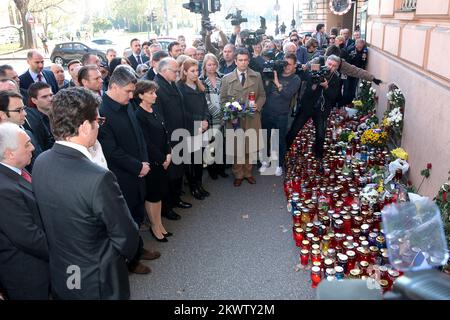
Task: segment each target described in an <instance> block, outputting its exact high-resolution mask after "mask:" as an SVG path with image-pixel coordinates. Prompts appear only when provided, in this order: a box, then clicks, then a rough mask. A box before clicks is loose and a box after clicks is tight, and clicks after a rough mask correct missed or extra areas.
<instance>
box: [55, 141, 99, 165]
mask: <svg viewBox="0 0 450 320" xmlns="http://www.w3.org/2000/svg"><path fill="white" fill-rule="evenodd" d="M55 143H58V144H60V145H63V146H66V147H69V148H72V149H75V150H78V151H80V152H81V153H82V154H83V155H84V156H85V157H86V158H88V159H89V160H91V161H92V162H94V161H93V160H92V156H91V154H90V153H89V151H88V149H87V148H86V147H85V146H82V145H81V144H78V143H73V142H69V141H56V142H55Z"/></svg>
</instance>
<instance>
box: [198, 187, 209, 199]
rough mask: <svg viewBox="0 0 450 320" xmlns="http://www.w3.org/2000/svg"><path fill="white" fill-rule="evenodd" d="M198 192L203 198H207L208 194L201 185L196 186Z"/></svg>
mask: <svg viewBox="0 0 450 320" xmlns="http://www.w3.org/2000/svg"><path fill="white" fill-rule="evenodd" d="M198 190H199V191H200V193H201V194H202V195H203V196H204V197H209V196H210V193H209V192H208V191H206V190H205V189H203V186H202V185H199V186H198Z"/></svg>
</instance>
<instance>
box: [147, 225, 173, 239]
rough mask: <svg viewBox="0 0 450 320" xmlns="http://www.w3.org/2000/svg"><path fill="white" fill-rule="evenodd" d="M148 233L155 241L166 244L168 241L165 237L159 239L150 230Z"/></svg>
mask: <svg viewBox="0 0 450 320" xmlns="http://www.w3.org/2000/svg"><path fill="white" fill-rule="evenodd" d="M149 231H150V233H151V234H152V236H153V238H155V240H156V241H158V242H168V241H169V240H167V239H166V237H165V236H164V235H163V238H162V239H159V238H158V237H157V236H156V235H155V233H154V232H153V230H152V228H149Z"/></svg>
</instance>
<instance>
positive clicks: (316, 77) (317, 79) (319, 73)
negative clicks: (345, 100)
mask: <svg viewBox="0 0 450 320" xmlns="http://www.w3.org/2000/svg"><path fill="white" fill-rule="evenodd" d="M330 75H331V71H330V69H328V67H327V66H321V67H320V69H319V70H312V71H311V82H312V84H321V83H322V82H324V81H325V79H327V78H328V77H329V76H330Z"/></svg>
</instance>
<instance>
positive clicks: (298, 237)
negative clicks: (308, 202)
mask: <svg viewBox="0 0 450 320" xmlns="http://www.w3.org/2000/svg"><path fill="white" fill-rule="evenodd" d="M303 232H304V231H303V229H302V228H295V233H294V240H295V245H296V246H297V247H300V246H301V245H302V241H303Z"/></svg>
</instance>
